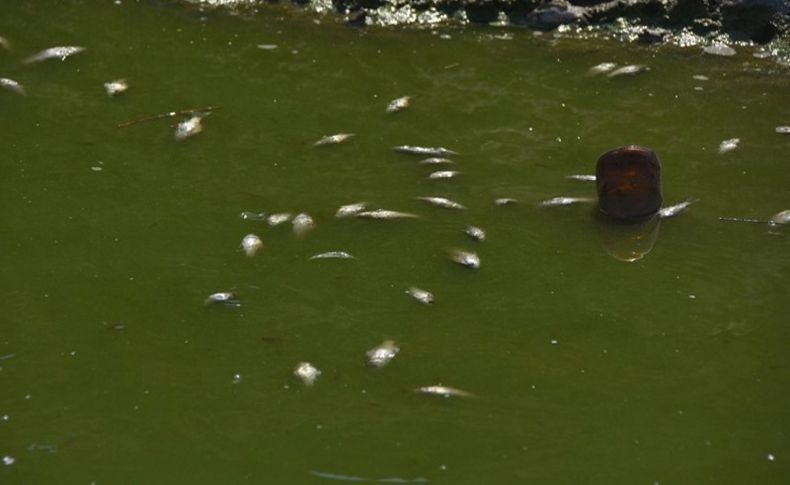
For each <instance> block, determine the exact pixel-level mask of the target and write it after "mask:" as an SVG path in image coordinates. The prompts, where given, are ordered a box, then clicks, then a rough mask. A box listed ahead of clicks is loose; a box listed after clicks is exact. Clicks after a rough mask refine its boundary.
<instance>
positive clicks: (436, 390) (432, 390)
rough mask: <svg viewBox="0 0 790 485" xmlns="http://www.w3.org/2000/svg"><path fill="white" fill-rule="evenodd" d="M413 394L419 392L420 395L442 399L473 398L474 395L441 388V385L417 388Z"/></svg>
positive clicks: (454, 389) (445, 387) (444, 387)
mask: <svg viewBox="0 0 790 485" xmlns="http://www.w3.org/2000/svg"><path fill="white" fill-rule="evenodd" d="M414 392H419V393H420V394H430V395H432V396H440V397H444V398H450V397H474V394H472V393H470V392H466V391H462V390H461V389H456V388H454V387H448V386H441V385H439V386H426V387H419V388H417V389H415V390H414Z"/></svg>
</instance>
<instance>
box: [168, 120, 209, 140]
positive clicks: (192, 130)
mask: <svg viewBox="0 0 790 485" xmlns="http://www.w3.org/2000/svg"><path fill="white" fill-rule="evenodd" d="M202 120H203V117H202V116H199V115H194V116H192V117H190V118H188V119H186V120H184V121H182V122H181V123H179V124H178V126H176V133H175V138H176V140H186V139H187V138H189V137H192V136H195V135H197V134H198V133H200V132H201V131H203V125H202V124H201V121H202Z"/></svg>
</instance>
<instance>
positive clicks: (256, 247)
mask: <svg viewBox="0 0 790 485" xmlns="http://www.w3.org/2000/svg"><path fill="white" fill-rule="evenodd" d="M262 248H263V241H261V238H259V237H258V236H256V235H255V234H247V235H246V236H244V238H243V239H242V240H241V249H242V251H244V254H246V255H247V256H255V254H256V253H257V252H258V251H260V250H261V249H262Z"/></svg>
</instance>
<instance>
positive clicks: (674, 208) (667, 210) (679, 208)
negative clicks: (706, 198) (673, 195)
mask: <svg viewBox="0 0 790 485" xmlns="http://www.w3.org/2000/svg"><path fill="white" fill-rule="evenodd" d="M697 200H698V199H689V200H686V201H683V202H681V203H679V204H675V205H671V206H669V207H662V208H661V209H659V210H658V217H660V218H662V219H667V218H669V217H674V216H676V215H678V214H680V213H681V212H683V211H684V210H686V209H688V207H689V206H690V205H691V204H693V203H695V202H697Z"/></svg>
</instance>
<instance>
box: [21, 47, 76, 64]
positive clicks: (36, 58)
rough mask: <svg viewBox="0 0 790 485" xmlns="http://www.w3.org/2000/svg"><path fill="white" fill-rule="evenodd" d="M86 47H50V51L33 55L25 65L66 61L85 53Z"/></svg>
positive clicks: (26, 60)
mask: <svg viewBox="0 0 790 485" xmlns="http://www.w3.org/2000/svg"><path fill="white" fill-rule="evenodd" d="M84 50H85V48H84V47H78V46H59V47H50V48H49V49H44V50H43V51H41V52H38V53H36V54H33V55H32V56H30V57H28V58H27V59H25V61H24V62H25V64H30V63H33V62H40V61H46V60H47V59H58V58H59V59H60V60H61V61H65V60H66V58H67V57H69V56H73V55H74V54H78V53H80V52H82V51H84Z"/></svg>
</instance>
